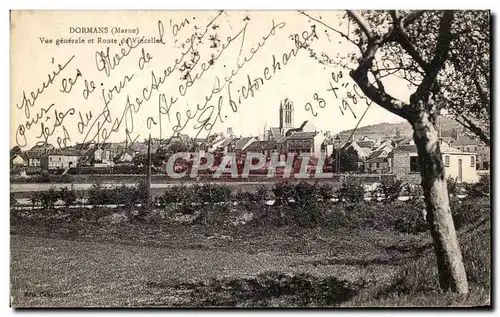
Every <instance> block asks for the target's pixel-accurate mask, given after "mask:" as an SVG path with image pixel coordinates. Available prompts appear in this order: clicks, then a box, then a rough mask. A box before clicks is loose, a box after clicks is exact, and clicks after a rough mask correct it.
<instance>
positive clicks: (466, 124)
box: [455, 114, 491, 146]
mask: <svg viewBox="0 0 500 317" xmlns="http://www.w3.org/2000/svg"><path fill="white" fill-rule="evenodd" d="M455 120H456V121H457V122H458V123H460V124H461V125H463V126H464V127H465V128H466V129H468V130H469V131H471V132H472V133H474V134H475V135H477V136H478V137H479V139H480V140H481V141H483V142H484V144H486V145H487V146H490V145H491V139H490V137H489V136H488V135H486V133H485V132H484V131H483V129H481V128H480V127H478V126H477V125H476V124H474V122H472V120H470V119H469V118H467V116H465V115H463V114H461V115H458V116H456V117H455Z"/></svg>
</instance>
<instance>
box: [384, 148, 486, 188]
mask: <svg viewBox="0 0 500 317" xmlns="http://www.w3.org/2000/svg"><path fill="white" fill-rule="evenodd" d="M393 153H394V158H393V160H392V165H393V167H392V170H393V173H394V175H396V177H397V178H399V179H401V180H402V181H404V182H408V183H412V184H420V182H421V177H420V173H411V172H410V157H411V156H417V153H412V152H399V151H394V152H393ZM445 155H449V156H450V164H449V166H445V175H446V177H447V178H448V177H452V178H457V177H458V160H459V159H462V181H463V182H467V183H475V182H477V181H478V180H479V176H478V174H477V171H476V165H475V164H474V166H471V164H470V163H471V156H475V155H474V154H461V153H444V154H443V162H444V161H445V157H444V156H445Z"/></svg>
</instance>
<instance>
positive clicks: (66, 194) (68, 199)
mask: <svg viewBox="0 0 500 317" xmlns="http://www.w3.org/2000/svg"><path fill="white" fill-rule="evenodd" d="M58 195H59V198H60V199H61V200H62V201H63V202H64V204H65V205H66V207H68V206H71V205H72V204H73V203H74V202H75V201H76V191H75V188H74V187H73V185H71V187H70V188H69V189H68V188H67V187H62V188H61V189H59V193H58Z"/></svg>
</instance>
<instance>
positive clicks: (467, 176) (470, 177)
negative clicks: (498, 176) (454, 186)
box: [443, 153, 479, 183]
mask: <svg viewBox="0 0 500 317" xmlns="http://www.w3.org/2000/svg"><path fill="white" fill-rule="evenodd" d="M446 155H449V156H450V164H449V166H445V168H444V169H445V173H446V177H452V178H455V179H456V178H457V177H458V174H459V173H458V170H459V168H458V160H459V159H461V160H462V181H463V182H466V183H475V182H477V181H478V180H479V177H478V175H477V171H476V155H475V154H459V153H458V154H456V153H450V154H448V153H444V154H443V161H444V160H445V157H444V156H446ZM471 156H473V157H474V165H473V166H471Z"/></svg>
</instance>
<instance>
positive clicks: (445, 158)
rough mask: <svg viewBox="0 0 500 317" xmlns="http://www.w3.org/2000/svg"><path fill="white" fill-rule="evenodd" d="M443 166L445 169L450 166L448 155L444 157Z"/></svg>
mask: <svg viewBox="0 0 500 317" xmlns="http://www.w3.org/2000/svg"><path fill="white" fill-rule="evenodd" d="M444 166H446V167H448V166H450V156H449V155H445V156H444Z"/></svg>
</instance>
